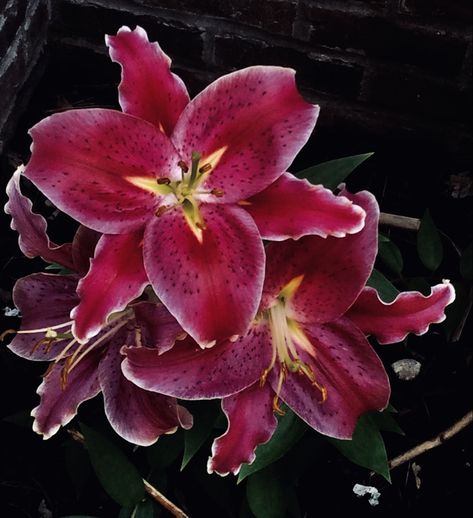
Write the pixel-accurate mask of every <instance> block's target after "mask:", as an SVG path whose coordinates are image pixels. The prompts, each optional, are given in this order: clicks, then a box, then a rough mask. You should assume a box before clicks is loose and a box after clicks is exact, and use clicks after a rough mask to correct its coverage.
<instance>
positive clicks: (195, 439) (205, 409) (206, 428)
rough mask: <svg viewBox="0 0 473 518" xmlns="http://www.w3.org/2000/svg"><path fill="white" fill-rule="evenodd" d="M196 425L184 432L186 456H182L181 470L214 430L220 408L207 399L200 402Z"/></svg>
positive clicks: (196, 414) (196, 413)
mask: <svg viewBox="0 0 473 518" xmlns="http://www.w3.org/2000/svg"><path fill="white" fill-rule="evenodd" d="M198 409H199V411H198V412H193V413H194V415H195V416H196V418H195V420H194V425H193V426H192V428H191V429H190V430H186V431H185V432H184V456H183V458H182V464H181V471H182V470H183V469H184V468H185V467H186V466H187V464H188V463H189V461H190V460H191V459H192V457H193V456H194V455H195V454H196V453H197V452H198V451H199V449H200V448H201V446H202V445H203V444H204V442H205V441H206V439H207V438H208V437H209V435H210V433H211V432H212V429H213V426H214V423H215V421H216V419H217V417H218V410H217V409H216V407H215V406H213V405H211V404H210V403H208V402H207V401H206V402H205V403H204V404H200V405H199V407H198Z"/></svg>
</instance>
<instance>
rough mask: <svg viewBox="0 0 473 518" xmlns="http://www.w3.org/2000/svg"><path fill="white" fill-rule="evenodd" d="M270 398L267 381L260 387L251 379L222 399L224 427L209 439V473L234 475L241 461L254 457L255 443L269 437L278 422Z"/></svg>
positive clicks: (250, 461)
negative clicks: (225, 421)
mask: <svg viewBox="0 0 473 518" xmlns="http://www.w3.org/2000/svg"><path fill="white" fill-rule="evenodd" d="M273 398H274V392H273V389H272V388H271V387H270V386H269V384H266V385H265V386H264V387H260V385H259V383H255V384H254V385H252V386H251V387H248V388H247V389H245V390H243V391H241V392H239V393H238V394H235V395H233V396H230V397H227V398H224V399H223V400H222V410H223V412H224V413H225V415H226V417H227V421H228V428H227V431H226V432H225V433H224V434H223V435H221V436H220V437H218V438H217V439H215V441H214V442H213V445H212V457H210V458H209V461H208V463H207V471H208V472H209V473H213V472H216V473H218V474H219V475H222V476H225V475H228V473H233V474H234V475H236V474H238V472H239V471H240V468H241V465H242V464H245V463H246V464H251V463H252V462H253V461H254V460H255V458H256V456H255V449H256V447H257V446H258V445H259V444H263V443H265V442H267V441H269V439H271V437H272V435H273V433H274V431H275V430H276V427H277V424H278V420H277V419H276V417H275V415H274V413H273Z"/></svg>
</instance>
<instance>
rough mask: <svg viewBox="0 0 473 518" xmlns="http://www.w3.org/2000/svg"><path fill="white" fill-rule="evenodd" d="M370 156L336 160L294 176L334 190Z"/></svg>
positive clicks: (354, 156)
mask: <svg viewBox="0 0 473 518" xmlns="http://www.w3.org/2000/svg"><path fill="white" fill-rule="evenodd" d="M371 155H373V153H365V154H363V155H353V156H347V157H344V158H337V159H336V160H330V161H328V162H323V163H322V164H318V165H314V166H312V167H309V168H307V169H304V170H303V171H299V172H298V173H297V175H296V176H298V177H299V178H307V180H309V182H311V183H313V184H322V185H323V186H324V187H327V188H328V189H335V188H336V187H337V186H338V185H339V184H341V183H342V182H343V181H344V180H346V178H347V177H348V175H349V174H350V173H352V172H353V171H354V170H355V169H356V168H357V167H358V166H359V165H360V164H362V163H363V162H364V161H365V160H366V159H368V158H369V157H370V156H371Z"/></svg>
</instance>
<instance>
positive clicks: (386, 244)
mask: <svg viewBox="0 0 473 518" xmlns="http://www.w3.org/2000/svg"><path fill="white" fill-rule="evenodd" d="M386 239H387V238H386ZM378 255H379V257H380V258H381V260H382V261H383V263H384V264H385V265H386V266H387V267H388V268H389V269H390V270H391V271H392V272H394V273H395V274H397V275H400V274H401V272H402V269H403V268H404V261H403V259H402V254H401V251H400V250H399V247H398V246H397V245H396V244H395V243H393V242H392V241H391V240H390V239H387V241H380V242H379V245H378Z"/></svg>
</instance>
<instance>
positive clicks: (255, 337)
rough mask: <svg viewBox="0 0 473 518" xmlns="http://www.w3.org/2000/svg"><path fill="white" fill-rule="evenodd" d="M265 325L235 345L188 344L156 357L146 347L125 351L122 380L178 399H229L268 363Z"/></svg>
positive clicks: (182, 343)
mask: <svg viewBox="0 0 473 518" xmlns="http://www.w3.org/2000/svg"><path fill="white" fill-rule="evenodd" d="M270 344H271V342H270V337H269V336H268V330H267V328H266V326H265V325H258V326H256V325H255V326H253V327H252V329H251V330H250V332H249V333H248V335H246V336H245V337H243V338H240V339H239V340H237V341H236V342H230V341H227V342H222V343H219V344H218V345H216V346H215V347H211V348H210V349H204V350H202V349H200V348H199V346H198V345H197V344H196V343H195V342H193V341H192V340H190V339H186V340H184V341H183V342H177V343H176V344H175V345H174V347H173V348H172V349H171V350H170V351H168V352H166V353H164V354H159V353H158V352H157V351H155V350H153V349H148V348H146V347H128V348H126V349H125V350H124V352H125V353H126V355H127V359H126V360H125V361H124V362H123V364H122V370H123V373H124V374H125V376H126V377H127V378H128V379H129V380H130V381H132V382H133V383H135V384H136V385H138V386H139V387H142V388H144V389H146V390H152V391H154V392H159V393H161V394H166V395H168V396H174V397H178V398H182V399H213V398H220V397H225V396H229V395H231V394H234V393H235V392H239V391H240V390H243V389H244V388H246V387H248V386H250V385H252V384H253V383H254V382H255V381H256V380H258V379H259V378H260V376H261V374H262V373H263V370H264V369H265V368H266V367H267V366H268V365H269V364H270V361H271V345H270Z"/></svg>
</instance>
